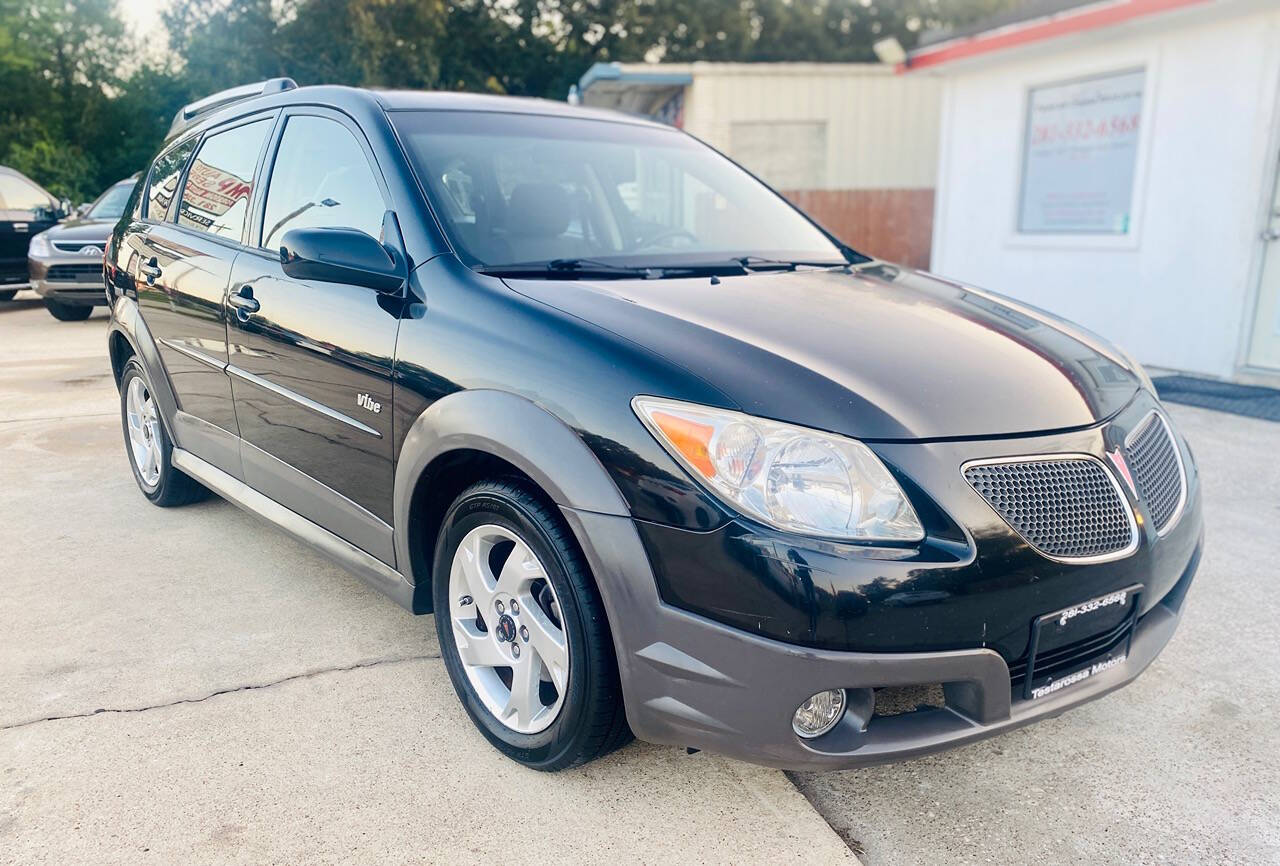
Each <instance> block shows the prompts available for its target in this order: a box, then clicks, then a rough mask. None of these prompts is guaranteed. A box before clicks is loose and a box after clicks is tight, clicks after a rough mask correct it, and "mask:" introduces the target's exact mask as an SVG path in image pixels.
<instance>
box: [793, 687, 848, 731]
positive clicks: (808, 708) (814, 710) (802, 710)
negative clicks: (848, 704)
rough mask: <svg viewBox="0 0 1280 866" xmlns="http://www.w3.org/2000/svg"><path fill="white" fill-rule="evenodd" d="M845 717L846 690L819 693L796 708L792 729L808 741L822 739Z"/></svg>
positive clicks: (830, 690) (829, 690)
mask: <svg viewBox="0 0 1280 866" xmlns="http://www.w3.org/2000/svg"><path fill="white" fill-rule="evenodd" d="M843 715H844V689H828V690H827V691H825V692H818V693H817V694H816V695H813V696H812V697H810V698H809V699H808V700H807V701H805V702H804V703H803V704H801V705H800V706H799V707H797V708H796V714H795V715H794V716H792V717H791V728H792V730H794V731H795V732H796V733H797V734H799V735H800V736H802V737H804V738H805V739H806V740H812V739H813V738H814V737H821V736H822V735H823V734H825V733H826V732H827V731H829V730H831V729H832V728H834V727H835V726H836V722H838V721H840V717H841V716H843Z"/></svg>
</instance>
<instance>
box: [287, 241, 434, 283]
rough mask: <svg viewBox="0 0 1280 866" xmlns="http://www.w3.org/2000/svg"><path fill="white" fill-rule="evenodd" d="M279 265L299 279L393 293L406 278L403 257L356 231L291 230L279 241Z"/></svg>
mask: <svg viewBox="0 0 1280 866" xmlns="http://www.w3.org/2000/svg"><path fill="white" fill-rule="evenodd" d="M280 265H281V267H283V268H284V272H285V273H286V274H288V275H289V276H291V277H294V278H295V279H299V280H321V281H323V282H326V283H349V284H351V285H356V286H364V287H366V288H370V289H374V290H376V291H379V292H394V291H396V290H397V289H399V288H400V286H402V285H403V284H404V281H405V279H406V278H407V277H408V276H409V274H408V272H407V268H406V267H405V262H404V257H403V256H402V255H400V254H399V253H397V252H394V251H393V250H390V249H388V248H387V247H385V246H383V245H382V244H381V243H379V242H378V240H377V238H374V237H372V236H371V235H368V234H365V233H364V232H362V231H359V230H357V229H339V228H310V229H292V230H290V231H287V232H285V233H284V237H283V238H281V239H280Z"/></svg>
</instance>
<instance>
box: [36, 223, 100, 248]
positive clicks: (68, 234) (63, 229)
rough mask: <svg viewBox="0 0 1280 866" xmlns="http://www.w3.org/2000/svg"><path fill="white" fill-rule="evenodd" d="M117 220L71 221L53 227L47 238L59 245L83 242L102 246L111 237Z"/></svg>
mask: <svg viewBox="0 0 1280 866" xmlns="http://www.w3.org/2000/svg"><path fill="white" fill-rule="evenodd" d="M115 223H116V221H115V220H90V219H69V220H63V221H62V222H60V223H58V224H57V225H55V226H51V227H50V228H49V230H48V232H46V234H45V237H47V238H48V239H49V240H51V241H58V242H59V243H70V242H72V241H82V242H84V243H86V244H94V245H95V246H99V247H100V246H102V245H103V244H105V243H106V242H107V238H108V237H110V235H111V227H112V226H114V225H115Z"/></svg>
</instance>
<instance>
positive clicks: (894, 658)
mask: <svg viewBox="0 0 1280 866" xmlns="http://www.w3.org/2000/svg"><path fill="white" fill-rule="evenodd" d="M1140 402H1141V401H1139V403H1140ZM1145 411H1146V409H1145V407H1144V406H1143V405H1135V406H1132V407H1131V408H1130V409H1129V410H1126V412H1124V413H1121V415H1122V418H1120V419H1118V420H1116V421H1113V422H1108V423H1107V424H1104V425H1099V427H1097V428H1092V429H1090V430H1087V431H1078V432H1075V433H1068V434H1054V435H1050V436H1045V437H1040V438H1038V439H1036V440H1015V441H993V442H978V443H957V444H948V443H937V444H932V445H905V444H904V445H902V446H894V450H906V449H910V450H911V452H912V453H911V457H912V459H911V460H907V459H905V455H903V454H895V455H894V456H896V457H900V458H903V459H898V460H889V461H887V462H889V463H890V464H891V465H896V466H904V465H908V466H911V467H912V469H913V470H914V471H915V472H916V473H917V474H916V475H915V476H914V478H921V479H924V480H926V481H927V482H928V483H923V484H921V485H920V487H921V488H924V489H929V490H931V491H940V493H939V495H938V498H939V499H940V500H942V502H943V507H944V508H946V509H947V510H948V511H949V512H951V513H954V514H958V515H960V517H961V524H962V527H961V528H964V527H967V528H964V536H958V535H957V536H955V539H954V543H953V544H952V545H951V546H950V548H948V546H947V544H946V543H945V542H946V538H945V537H942V541H941V542H939V544H938V545H936V546H937V548H938V549H937V550H935V551H933V552H932V553H930V552H928V551H925V552H924V553H922V554H921V555H919V556H914V555H913V556H911V557H907V558H905V559H903V558H897V559H895V558H892V557H888V558H886V556H881V555H880V553H884V552H883V551H881V552H880V553H877V552H876V551H874V550H870V549H864V555H862V556H858V555H856V554H855V552H853V551H845V550H843V549H841V550H828V551H826V552H825V553H824V557H823V558H821V559H819V558H818V557H817V556H815V553H816V552H817V551H816V550H815V545H813V544H809V543H806V542H803V541H798V540H793V542H792V543H791V544H790V545H785V544H781V543H780V542H779V541H778V540H777V539H774V538H768V539H765V540H764V541H762V540H761V538H762V536H760V535H759V533H758V532H753V533H749V534H746V535H740V534H734V533H729V534H726V533H724V532H720V531H712V532H706V533H689V532H684V531H680V532H681V536H682V542H681V544H683V546H681V544H676V545H675V546H672V544H671V543H669V540H668V543H661V544H655V538H656V537H657V536H656V535H655V533H654V532H652V531H651V529H652V526H651V525H646V524H643V523H641V522H638V521H633V520H630V519H627V518H620V517H610V516H604V515H598V514H588V513H583V512H577V511H573V510H566V511H565V514H566V517H567V518H568V520H569V521H570V523H571V525H572V526H573V527H574V529H575V532H576V534H577V537H578V538H579V540H580V541H582V544H583V547H584V550H585V552H586V555H587V558H588V561H589V562H590V564H591V566H592V568H593V570H594V572H595V574H596V576H597V578H598V583H599V585H600V589H601V595H602V597H603V599H604V602H605V606H606V610H607V611H608V613H609V620H610V627H611V628H612V630H613V636H614V642H615V647H616V650H617V654H618V666H619V671H620V675H621V678H622V685H623V692H624V696H625V701H626V709H627V718H628V721H629V722H630V724H631V727H632V729H633V730H634V732H635V733H636V735H637V736H639V737H640V738H642V739H645V740H648V741H651V742H657V743H666V744H672V745H681V746H689V747H696V748H705V749H709V750H711V751H715V752H719V753H722V754H727V755H730V756H732V757H737V758H741V759H743V760H747V761H752V762H754V763H760V764H765V765H768V766H774V767H781V768H786V769H834V768H841V767H851V766H858V765H864V764H875V763H882V762H886V761H891V760H898V759H902V758H908V757H912V756H916V755H921V754H926V753H929V752H934V751H938V750H941V749H945V748H949V747H951V746H955V745H958V744H961V743H965V742H970V741H973V740H977V739H981V738H983V737H988V736H991V735H993V734H996V733H999V732H1001V731H1004V730H1008V729H1011V728H1014V727H1018V726H1020V725H1024V724H1027V723H1029V722H1032V721H1035V720H1036V719H1040V718H1044V717H1051V716H1056V715H1058V714H1059V713H1061V712H1063V711H1064V710H1066V709H1068V708H1070V707H1073V706H1076V705H1078V704H1081V703H1084V702H1086V701H1089V700H1092V699H1094V698H1097V697H1100V696H1102V695H1104V694H1106V693H1107V692H1110V691H1112V690H1114V689H1116V688H1119V687H1120V686H1122V685H1124V684H1125V683H1127V682H1129V681H1130V680H1132V679H1134V678H1135V677H1137V676H1138V675H1139V674H1140V673H1141V672H1142V671H1143V670H1144V669H1145V668H1146V667H1147V665H1149V664H1150V663H1151V661H1152V660H1153V659H1154V658H1155V657H1156V656H1157V655H1158V654H1159V653H1160V651H1161V650H1162V649H1163V647H1164V646H1165V644H1166V643H1167V642H1168V641H1169V639H1170V637H1171V636H1172V634H1173V632H1174V629H1175V628H1176V625H1177V622H1178V618H1179V615H1180V611H1181V608H1182V603H1183V599H1184V597H1185V595H1186V592H1187V590H1188V587H1189V586H1190V583H1191V581H1192V579H1193V577H1194V574H1195V571H1196V568H1197V566H1198V563H1199V559H1200V551H1201V548H1202V545H1203V516H1202V513H1201V502H1200V489H1199V480H1198V476H1197V474H1196V472H1195V468H1194V462H1193V461H1191V460H1190V455H1189V454H1185V456H1186V459H1187V463H1188V478H1187V483H1188V493H1187V501H1186V505H1185V508H1184V510H1183V512H1182V515H1181V517H1180V518H1178V519H1177V522H1176V524H1175V525H1173V526H1172V527H1171V528H1170V530H1169V531H1168V532H1167V533H1166V534H1165V535H1163V536H1159V535H1158V534H1157V533H1156V532H1155V530H1154V529H1153V528H1152V527H1151V526H1150V525H1149V520H1148V519H1147V515H1146V513H1145V512H1144V511H1141V512H1140V515H1139V516H1140V522H1141V523H1142V524H1143V529H1142V534H1141V540H1140V544H1139V547H1138V549H1137V550H1136V551H1135V552H1134V553H1132V554H1131V555H1129V556H1127V557H1125V558H1124V559H1119V560H1115V561H1112V562H1107V563H1100V564H1091V565H1061V564H1056V563H1053V562H1050V561H1049V560H1047V559H1045V558H1044V557H1042V556H1040V555H1039V554H1037V553H1035V552H1034V551H1032V550H1029V549H1028V548H1027V545H1026V544H1025V543H1024V542H1021V541H1020V540H1018V539H1017V538H1016V537H1013V533H1012V531H1011V530H1010V529H1009V528H1008V527H1007V525H1004V524H1003V523H1001V522H999V519H998V518H994V513H993V512H991V511H990V509H989V508H988V507H986V506H985V505H984V504H983V503H981V500H977V501H976V502H975V500H976V494H975V493H973V491H972V490H970V489H968V487H967V485H964V484H963V481H960V482H959V483H955V482H954V481H953V482H949V483H948V482H947V478H948V477H949V475H952V474H957V475H958V467H959V466H960V465H961V464H962V462H963V459H964V458H966V457H969V456H973V455H974V454H975V453H976V454H981V452H982V451H983V450H984V449H990V450H992V451H993V452H994V451H998V450H1004V449H1009V450H1010V451H1011V452H1012V453H1019V452H1025V453H1058V452H1084V453H1093V454H1099V455H1101V454H1102V453H1104V452H1105V450H1106V449H1107V447H1108V445H1109V444H1110V440H1109V439H1108V437H1110V436H1114V435H1116V434H1117V433H1121V434H1122V433H1123V432H1124V430H1125V429H1127V428H1126V425H1125V423H1124V419H1125V418H1128V417H1129V416H1132V415H1135V414H1137V415H1140V414H1141V413H1143V412H1145ZM1113 427H1114V428H1118V429H1111V428H1113ZM885 450H886V451H889V450H890V449H889V448H885ZM909 480H910V479H909ZM978 506H982V507H981V508H979V507H978ZM984 509H985V512H986V513H987V514H988V515H990V517H988V518H983V517H982V515H983V512H984ZM991 518H994V520H993V519H991ZM939 526H940V527H941V529H940V530H939V532H940V537H941V533H943V531H944V530H945V529H946V527H945V526H943V525H942V524H939ZM695 536H696V537H695ZM931 538H932V536H931ZM932 543H933V542H932V541H931V542H930V544H932ZM926 546H928V545H926ZM673 566H678V567H679V568H680V572H679V573H678V574H677V573H674V572H673ZM674 578H680V580H678V581H677V580H676V579H674ZM1133 584H1141V585H1142V591H1141V593H1140V595H1139V601H1138V603H1136V604H1135V605H1134V611H1135V615H1136V617H1137V619H1136V624H1135V626H1134V628H1133V631H1132V637H1131V640H1130V641H1129V642H1128V644H1127V650H1124V651H1123V652H1121V651H1120V650H1119V649H1117V648H1116V646H1117V645H1116V644H1115V643H1109V644H1106V645H1105V646H1103V645H1101V644H1099V643H1098V642H1097V641H1098V640H1099V639H1100V638H1101V637H1102V635H1101V634H1091V635H1090V636H1089V637H1088V638H1087V639H1084V640H1082V641H1080V642H1079V643H1078V644H1072V645H1067V646H1063V647H1061V649H1060V651H1061V652H1062V653H1066V655H1065V656H1060V657H1059V658H1065V659H1066V660H1065V661H1063V662H1062V666H1061V667H1060V668H1058V669H1057V670H1056V671H1055V672H1054V673H1053V676H1054V678H1055V680H1057V679H1059V678H1066V677H1067V676H1068V675H1069V674H1073V673H1075V672H1076V671H1077V670H1079V669H1087V668H1088V669H1091V665H1092V663H1093V662H1094V661H1096V660H1099V659H1101V658H1103V657H1106V658H1107V659H1109V660H1110V659H1114V660H1113V661H1109V662H1108V663H1107V664H1106V665H1103V666H1100V667H1099V669H1098V670H1092V669H1091V672H1090V674H1089V675H1088V676H1085V677H1083V678H1082V679H1080V680H1079V681H1077V682H1074V683H1073V684H1071V685H1068V686H1067V687H1065V688H1061V689H1059V690H1058V691H1052V692H1050V693H1048V694H1046V695H1044V696H1042V697H1039V698H1030V699H1029V698H1026V697H1024V695H1025V694H1026V691H1025V688H1024V682H1023V680H1024V678H1025V668H1026V654H1027V652H1028V651H1029V644H1030V637H1031V634H1032V623H1033V622H1034V621H1035V620H1036V619H1037V618H1038V617H1040V616H1041V615H1044V614H1048V613H1050V612H1053V611H1057V610H1061V609H1063V608H1066V607H1068V606H1070V605H1078V604H1082V603H1084V602H1086V601H1089V600H1090V599H1093V598H1097V597H1099V596H1102V595H1103V594H1105V593H1108V592H1112V591H1114V590H1117V589H1119V588H1121V587H1126V586H1132V585H1133ZM673 589H680V590H682V591H683V593H684V595H683V596H677V594H676V593H674V592H672V590H673ZM699 593H700V596H698V597H700V598H701V599H702V600H704V601H707V602H708V603H707V604H706V605H705V606H704V608H703V609H701V610H699V609H694V608H692V607H691V606H690V604H689V603H688V602H689V599H690V598H691V597H693V596H695V595H696V594H699ZM735 596H736V601H737V604H736V606H733V607H731V606H730V605H731V603H732V602H733V601H734V600H735ZM770 600H772V603H771V605H769V606H766V605H767V603H768V602H769V601H770ZM1119 613H1120V612H1119V611H1117V612H1116V616H1117V617H1118V616H1119ZM1099 616H1101V615H1099ZM1114 625H1115V624H1114V623H1109V624H1108V625H1107V626H1106V628H1107V630H1108V632H1107V633H1108V634H1110V633H1111V632H1112V631H1114V629H1113V626H1114ZM1129 634H1130V633H1129V631H1128V630H1127V629H1126V630H1124V631H1123V636H1124V637H1125V638H1127V637H1128V636H1129ZM1107 639H1108V640H1110V638H1107ZM1121 655H1123V658H1119V656H1121ZM1036 670H1037V673H1039V672H1040V664H1039V662H1037V668H1036ZM901 687H927V688H929V689H930V690H931V691H932V693H933V694H934V695H941V700H935V701H933V702H931V704H932V705H931V707H929V708H921V709H916V710H915V711H908V712H900V708H897V707H895V708H892V709H889V708H886V710H885V712H883V713H882V712H880V711H879V709H880V707H879V702H880V698H881V697H882V696H884V697H889V696H890V695H891V694H892V693H891V692H887V691H885V690H890V689H898V688H901ZM834 688H842V689H846V690H848V691H847V693H848V694H849V696H850V704H851V707H850V712H849V713H848V714H847V715H846V716H845V718H844V719H843V720H842V721H841V722H840V723H839V724H838V725H837V726H836V727H835V728H834V729H833V730H831V731H830V732H828V733H826V734H824V735H822V736H821V737H818V738H817V739H814V740H803V739H801V738H800V737H799V736H797V735H796V734H795V733H794V731H793V730H792V728H791V719H792V714H793V713H794V711H795V709H796V707H797V706H799V705H800V703H801V702H803V701H804V700H805V699H807V698H808V697H809V696H810V695H812V694H814V693H816V692H819V691H823V690H826V689H834ZM895 697H896V696H895ZM886 703H887V702H886ZM854 710H856V712H855V711H854Z"/></svg>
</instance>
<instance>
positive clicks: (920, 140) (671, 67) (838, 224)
mask: <svg viewBox="0 0 1280 866" xmlns="http://www.w3.org/2000/svg"><path fill="white" fill-rule="evenodd" d="M940 89H941V83H940V82H939V81H937V80H935V79H932V78H927V77H914V76H902V75H895V74H894V70H893V68H892V67H888V66H883V65H881V64H874V63H661V64H655V63H597V64H596V65H595V66H593V67H591V68H590V69H589V70H587V73H586V74H585V75H583V76H582V78H581V80H580V81H579V82H578V88H577V92H578V98H579V100H580V101H581V102H582V103H583V104H585V105H593V106H597V107H602V108H614V109H620V110H623V111H630V112H633V113H636V114H645V115H648V116H650V117H655V118H657V119H659V120H663V121H665V122H667V123H671V124H673V125H675V126H679V127H681V128H683V129H684V130H686V131H687V132H689V133H691V134H693V135H696V136H697V137H699V138H701V139H702V140H703V141H706V142H707V143H708V144H711V145H713V146H714V147H716V148H718V149H719V150H721V151H723V152H724V153H727V154H728V155H729V156H730V157H732V158H733V159H735V160H737V161H738V162H740V163H742V164H743V165H745V166H746V167H747V168H749V169H750V170H751V171H753V172H755V173H756V174H757V175H759V176H760V177H762V178H763V179H764V180H765V181H766V182H767V183H769V184H770V185H771V186H773V187H774V188H775V189H778V190H779V191H781V192H782V193H783V194H784V195H786V196H787V197H788V198H790V199H791V200H792V201H794V202H796V203H797V204H799V205H800V206H801V207H803V208H804V209H805V210H806V211H808V212H809V213H810V214H812V215H813V216H814V217H816V218H817V219H818V220H819V221H821V222H822V223H823V224H824V225H826V226H827V228H829V229H830V230H831V231H833V232H834V233H835V234H836V235H838V236H839V237H841V238H842V239H843V240H845V241H846V242H848V243H849V244H851V245H852V246H854V247H855V248H858V249H863V250H866V251H867V252H869V253H872V254H874V255H877V256H880V257H882V258H886V259H890V260H892V261H898V262H904V263H906V264H911V265H917V266H921V267H923V266H926V265H928V263H929V247H930V237H931V225H932V222H933V210H934V202H933V186H934V173H935V171H936V170H937V165H938V121H939V109H938V93H939V90H940Z"/></svg>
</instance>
